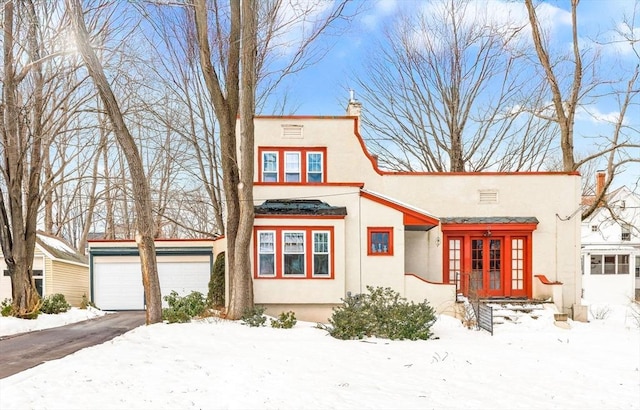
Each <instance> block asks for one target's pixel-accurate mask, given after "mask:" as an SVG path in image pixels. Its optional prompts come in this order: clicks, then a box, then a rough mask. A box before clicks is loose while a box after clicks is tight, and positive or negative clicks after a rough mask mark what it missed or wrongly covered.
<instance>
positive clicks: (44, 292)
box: [0, 232, 89, 307]
mask: <svg viewBox="0 0 640 410" xmlns="http://www.w3.org/2000/svg"><path fill="white" fill-rule="evenodd" d="M0 270H1V271H2V273H3V274H2V276H1V277H0V300H4V299H11V278H10V277H9V271H8V270H7V265H6V263H5V261H4V257H3V256H2V254H1V253H0ZM33 279H34V282H35V285H36V289H37V290H38V293H39V294H40V296H42V297H46V296H49V295H53V294H56V293H61V294H63V295H64V297H65V299H66V300H67V302H68V303H69V304H70V305H71V306H76V307H77V306H80V303H81V302H82V297H83V296H86V297H89V265H88V264H87V258H86V257H85V256H83V255H80V254H79V253H78V252H77V251H76V250H75V249H73V248H72V247H71V246H70V245H69V244H67V243H66V242H65V241H64V240H62V239H60V238H57V237H54V236H50V235H47V234H44V233H41V232H39V233H38V234H37V236H36V248H35V254H34V257H33Z"/></svg>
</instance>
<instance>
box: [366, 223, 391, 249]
mask: <svg viewBox="0 0 640 410" xmlns="http://www.w3.org/2000/svg"><path fill="white" fill-rule="evenodd" d="M374 234H387V235H389V244H388V248H387V250H386V251H385V250H384V249H382V250H381V251H376V252H374V251H373V250H372V249H373V247H374V246H375V244H374V242H373V238H372V236H373V235H374ZM367 255H368V256H393V227H389V226H383V227H367Z"/></svg>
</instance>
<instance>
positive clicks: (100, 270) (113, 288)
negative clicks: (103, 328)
mask: <svg viewBox="0 0 640 410" xmlns="http://www.w3.org/2000/svg"><path fill="white" fill-rule="evenodd" d="M93 302H94V303H95V304H96V306H97V307H98V308H99V309H102V310H143V309H144V288H143V286H142V273H140V262H132V263H127V262H119V263H107V262H105V263H96V264H94V266H93Z"/></svg>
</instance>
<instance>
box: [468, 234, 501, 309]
mask: <svg viewBox="0 0 640 410" xmlns="http://www.w3.org/2000/svg"><path fill="white" fill-rule="evenodd" d="M503 242H504V240H503V238H498V237H493V238H483V237H472V238H471V275H470V277H469V284H468V286H469V291H470V292H472V293H475V294H476V295H478V296H479V297H489V296H503V295H504V271H503V265H504V264H503V263H502V261H503Z"/></svg>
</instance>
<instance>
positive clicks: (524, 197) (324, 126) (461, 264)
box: [252, 101, 586, 321]
mask: <svg viewBox="0 0 640 410" xmlns="http://www.w3.org/2000/svg"><path fill="white" fill-rule="evenodd" d="M359 110H360V106H359V103H357V102H354V101H352V102H350V104H349V107H348V109H347V116H343V117H336V116H332V117H313V116H292V117H275V116H273V117H257V118H256V119H255V122H254V124H255V163H254V165H255V170H256V171H255V184H254V201H255V205H256V208H255V212H256V215H255V221H254V237H253V244H252V249H253V251H252V252H253V255H252V257H253V266H254V268H253V269H254V271H253V279H254V294H255V303H256V304H259V305H264V306H265V307H266V308H267V311H268V312H270V313H271V314H279V313H280V312H282V311H286V310H293V311H295V312H296V314H297V315H298V317H300V318H303V319H305V320H317V321H326V319H327V318H328V317H329V316H330V315H331V309H332V308H333V307H334V306H336V305H338V304H340V303H341V298H344V297H345V295H347V294H348V293H362V292H366V287H367V286H383V287H390V288H392V289H394V290H396V291H397V292H399V293H400V295H402V296H403V297H405V298H407V299H408V300H412V301H415V302H421V301H423V300H424V299H425V298H426V299H427V300H428V301H429V302H430V303H431V305H432V306H434V307H435V308H436V309H437V310H438V311H439V312H449V313H451V314H453V313H454V311H455V309H456V304H455V302H456V300H457V295H460V294H462V295H467V296H473V295H477V296H479V297H482V298H500V299H504V298H511V299H548V298H553V302H554V303H555V304H556V306H557V307H558V308H559V309H560V310H561V311H562V312H564V313H569V314H570V315H571V316H573V317H574V318H576V319H586V316H585V313H586V309H585V308H584V307H582V306H581V305H580V292H581V289H582V283H581V282H582V277H581V274H580V266H579V263H580V256H579V249H580V237H579V227H580V218H579V213H578V212H577V211H578V208H579V206H580V175H579V174H578V173H563V172H531V173H513V172H511V173H508V172H482V173H424V172H423V173H420V172H386V171H383V170H381V169H379V167H378V166H377V161H376V157H374V156H372V155H371V154H369V153H368V152H367V149H366V147H365V143H364V141H363V139H362V137H361V136H360V134H359V129H358V127H359V117H358V116H359Z"/></svg>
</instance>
